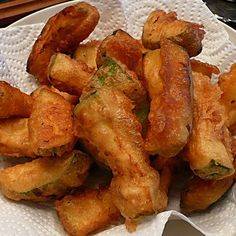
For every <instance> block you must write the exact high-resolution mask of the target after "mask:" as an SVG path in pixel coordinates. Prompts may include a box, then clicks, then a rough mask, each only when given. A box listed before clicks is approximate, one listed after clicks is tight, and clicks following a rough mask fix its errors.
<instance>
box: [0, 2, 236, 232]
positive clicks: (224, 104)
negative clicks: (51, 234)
mask: <svg viewBox="0 0 236 236" xmlns="http://www.w3.org/2000/svg"><path fill="white" fill-rule="evenodd" d="M98 20H99V13H98V11H97V9H96V8H95V7H93V6H91V5H89V4H87V3H84V2H81V3H78V4H76V5H74V6H70V7H67V8H65V9H64V10H62V11H61V12H59V13H58V14H56V15H55V16H53V17H52V18H50V19H49V21H48V22H47V24H46V25H45V27H44V28H43V30H42V32H41V34H40V36H39V37H38V39H37V41H36V42H35V44H34V46H33V49H32V51H31V54H30V56H29V58H28V63H27V71H28V72H29V73H30V74H32V75H33V76H35V78H36V79H37V80H38V81H39V82H40V84H41V85H40V86H39V88H38V89H37V90H36V91H34V92H33V93H32V94H31V95H26V94H24V93H22V92H21V91H20V90H18V89H17V88H14V87H12V86H11V85H9V84H7V83H6V82H1V83H0V108H1V109H0V118H1V119H0V153H1V154H2V155H4V156H9V157H10V158H17V157H28V158H29V159H30V158H31V160H29V162H26V163H24V164H19V165H16V166H12V167H8V168H6V169H4V170H1V171H0V188H1V191H2V193H3V194H4V195H5V196H6V197H7V198H10V199H13V200H17V201H18V200H29V201H48V200H56V202H55V206H56V210H57V212H58V216H59V218H60V220H61V222H62V224H63V226H64V228H65V230H66V231H67V232H68V233H69V234H70V235H87V234H90V233H91V232H97V231H100V230H101V229H104V228H107V227H108V226H109V225H111V224H120V223H122V222H123V221H124V220H125V224H126V227H127V229H128V230H129V231H134V230H135V229H136V225H137V224H138V223H139V222H140V221H141V220H142V217H141V216H145V215H151V214H156V213H158V212H161V211H164V210H165V209H166V207H167V202H168V190H169V187H170V185H171V184H174V179H176V177H178V176H179V175H180V176H187V177H186V178H185V179H186V185H185V187H184V188H183V190H182V193H181V203H180V206H181V208H182V210H183V212H185V213H192V212H196V211H202V210H205V209H207V208H208V207H209V206H210V205H212V204H213V203H214V202H216V201H217V200H218V199H220V198H221V196H222V195H223V194H224V193H225V192H226V191H227V190H228V189H229V188H230V187H231V186H232V184H233V183H234V177H235V175H234V172H235V170H234V163H233V159H234V153H235V148H234V147H235V140H234V138H233V135H234V134H235V133H236V128H235V127H236V66H235V65H233V66H232V68H231V71H230V72H228V73H225V74H222V75H221V76H220V78H219V82H218V83H215V84H213V83H212V81H211V76H212V74H215V75H217V74H219V73H220V71H219V69H218V68H217V67H216V66H213V65H210V64H207V63H203V62H200V61H198V60H195V59H190V58H191V57H194V56H197V55H198V54H199V53H200V52H201V50H202V40H203V37H204V33H205V32H204V30H203V26H202V25H199V24H196V23H191V22H187V21H183V20H179V19H177V16H176V13H175V12H169V13H166V12H164V11H161V10H156V11H153V12H152V13H151V14H150V15H149V17H148V19H147V21H146V22H145V25H144V28H143V34H142V39H141V40H136V39H134V38H132V37H131V36H130V35H129V34H128V33H126V32H124V31H122V30H117V31H115V32H114V33H113V34H112V35H109V36H107V37H106V38H105V39H103V40H101V41H90V42H87V43H81V42H82V41H83V40H84V39H86V38H87V37H88V36H89V34H90V33H91V32H92V31H93V30H94V28H95V26H96V25H97V23H98ZM78 148H79V149H81V150H82V151H79V150H76V149H78ZM32 159H33V160H32ZM91 165H93V167H92V168H90V167H91ZM96 168H100V170H103V169H108V170H110V171H111V172H112V177H111V178H110V179H108V181H107V183H106V184H105V185H99V183H98V182H99V179H100V178H102V174H101V176H99V177H96V178H95V181H94V180H93V182H94V184H93V186H92V187H91V186H90V187H88V184H87V182H88V181H86V179H87V177H88V176H89V178H90V177H93V176H94V170H95V169H96ZM104 172H107V170H106V171H105V170H104ZM101 173H103V171H101ZM173 176H174V177H175V178H173ZM96 181H97V182H96ZM81 186H82V187H81Z"/></svg>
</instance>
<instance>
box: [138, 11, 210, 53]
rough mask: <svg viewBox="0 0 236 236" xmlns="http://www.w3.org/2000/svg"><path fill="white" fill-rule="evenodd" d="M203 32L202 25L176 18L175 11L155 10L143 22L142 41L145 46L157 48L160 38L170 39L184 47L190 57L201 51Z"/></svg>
mask: <svg viewBox="0 0 236 236" xmlns="http://www.w3.org/2000/svg"><path fill="white" fill-rule="evenodd" d="M204 33H205V32H204V30H203V29H202V25H198V24H194V23H191V22H187V21H182V20H177V17H176V13H175V12H170V13H165V12H164V11H161V10H156V11H153V12H152V13H151V14H150V15H149V17H148V19H147V21H146V22H145V24H144V28H143V35H142V41H143V45H144V46H145V47H146V48H149V49H157V48H159V47H160V43H161V40H162V39H170V40H172V41H173V42H175V43H176V44H178V45H180V46H182V47H184V48H185V49H186V50H187V52H188V54H189V56H190V57H192V56H196V55H198V54H199V53H200V52H201V50H202V39H203V37H204Z"/></svg>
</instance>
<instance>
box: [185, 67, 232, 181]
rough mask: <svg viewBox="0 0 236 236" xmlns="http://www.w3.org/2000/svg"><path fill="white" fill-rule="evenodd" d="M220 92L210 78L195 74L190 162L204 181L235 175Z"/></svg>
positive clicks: (189, 150) (189, 146)
mask: <svg viewBox="0 0 236 236" xmlns="http://www.w3.org/2000/svg"><path fill="white" fill-rule="evenodd" d="M220 96H221V91H220V88H219V87H218V86H217V85H213V84H211V82H210V80H209V77H208V76H204V75H202V74H200V73H196V72H193V103H194V109H193V117H194V118H193V127H192V132H191V136H190V140H189V143H188V154H187V158H188V161H189V165H190V167H191V169H192V170H193V172H194V173H195V174H196V175H198V176H199V177H200V178H202V179H222V178H225V177H226V176H230V175H232V174H233V173H234V167H233V163H232V161H233V158H232V153H231V149H230V142H231V139H229V134H228V130H227V128H226V126H225V121H226V116H225V109H224V106H223V105H221V104H220V101H219V100H220Z"/></svg>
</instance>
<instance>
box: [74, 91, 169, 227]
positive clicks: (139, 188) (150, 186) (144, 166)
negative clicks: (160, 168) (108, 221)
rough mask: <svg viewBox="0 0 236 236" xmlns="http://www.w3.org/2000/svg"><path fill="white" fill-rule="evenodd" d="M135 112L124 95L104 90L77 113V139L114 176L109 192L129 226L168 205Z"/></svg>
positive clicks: (86, 99)
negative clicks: (92, 149)
mask: <svg viewBox="0 0 236 236" xmlns="http://www.w3.org/2000/svg"><path fill="white" fill-rule="evenodd" d="M132 109H133V105H132V103H131V101H130V100H129V99H128V98H127V97H126V96H125V95H124V94H123V93H121V92H120V91H118V90H116V89H114V88H107V87H102V88H100V89H99V90H97V91H96V92H95V93H93V94H91V95H90V96H87V97H86V98H84V99H83V100H82V101H81V102H80V103H79V104H78V105H77V106H76V107H75V110H74V114H75V125H76V129H75V133H76V135H77V136H78V137H79V138H80V139H82V140H85V141H86V142H88V143H89V144H90V145H91V146H93V147H94V149H95V150H97V155H96V159H97V160H99V161H101V162H102V163H105V164H107V165H108V166H109V167H110V168H111V170H112V172H113V176H114V177H113V179H112V182H111V186H110V188H109V189H110V191H111V194H112V199H113V201H114V204H115V206H116V207H117V208H118V209H119V210H120V212H121V214H122V216H124V217H125V218H126V225H127V224H128V225H130V222H132V223H133V220H134V219H136V218H137V217H138V216H140V215H148V214H153V213H155V212H159V211H161V210H163V209H165V207H166V204H167V196H166V194H165V193H164V192H162V191H160V189H159V186H160V180H159V175H158V173H157V172H156V171H155V170H154V169H152V168H151V167H150V166H149V160H148V156H147V155H146V153H145V150H144V143H143V139H142V136H141V125H140V123H139V122H138V120H137V118H136V116H135V115H134V114H133V113H132Z"/></svg>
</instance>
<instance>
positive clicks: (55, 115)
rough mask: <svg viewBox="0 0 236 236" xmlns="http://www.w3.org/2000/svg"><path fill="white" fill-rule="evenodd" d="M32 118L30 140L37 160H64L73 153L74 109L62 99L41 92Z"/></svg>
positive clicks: (44, 91) (46, 92) (49, 93)
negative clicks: (58, 157) (39, 158)
mask: <svg viewBox="0 0 236 236" xmlns="http://www.w3.org/2000/svg"><path fill="white" fill-rule="evenodd" d="M33 97H34V99H35V102H34V105H33V110H32V114H31V116H30V118H29V139H30V143H31V148H32V150H33V152H34V153H35V155H37V156H53V155H58V156H61V155H63V154H64V153H65V152H69V151H71V150H72V149H73V146H74V144H75V141H76V140H75V137H74V135H73V117H72V105H71V104H70V103H69V102H67V101H66V100H65V99H64V98H63V97H62V96H61V95H59V94H57V93H55V92H52V91H50V90H49V89H47V88H44V87H42V88H39V89H38V90H36V91H35V92H34V94H33Z"/></svg>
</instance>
